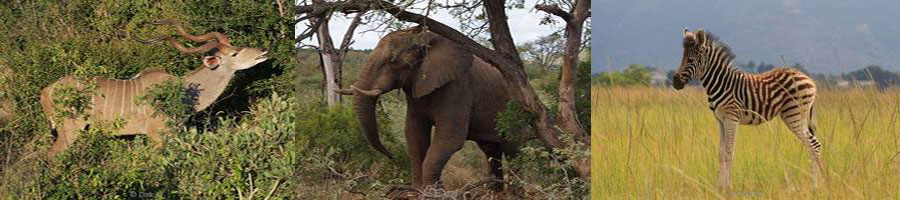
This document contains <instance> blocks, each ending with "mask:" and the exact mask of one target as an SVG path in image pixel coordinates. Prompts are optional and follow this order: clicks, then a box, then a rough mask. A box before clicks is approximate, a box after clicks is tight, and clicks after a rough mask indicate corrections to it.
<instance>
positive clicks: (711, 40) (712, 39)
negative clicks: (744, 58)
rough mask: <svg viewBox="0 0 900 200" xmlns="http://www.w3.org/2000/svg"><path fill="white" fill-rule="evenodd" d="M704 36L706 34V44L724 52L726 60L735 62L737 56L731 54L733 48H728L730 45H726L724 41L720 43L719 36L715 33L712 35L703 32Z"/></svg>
mask: <svg viewBox="0 0 900 200" xmlns="http://www.w3.org/2000/svg"><path fill="white" fill-rule="evenodd" d="M703 34H706V43H707V44H709V45H710V47H712V48H718V49H720V50H721V51H722V52H724V53H725V56H726V59H728V61H729V62H730V61H732V60H734V58H735V57H737V55H734V52H731V48H730V47H728V45H726V44H725V43H723V42H722V41H719V37H718V36H716V35H715V34H713V33H710V32H709V31H703Z"/></svg>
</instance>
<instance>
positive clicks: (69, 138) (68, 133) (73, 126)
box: [49, 119, 84, 159]
mask: <svg viewBox="0 0 900 200" xmlns="http://www.w3.org/2000/svg"><path fill="white" fill-rule="evenodd" d="M80 124H83V123H79V122H78V121H77V120H74V119H67V120H63V121H62V124H61V125H62V126H59V127H56V132H57V134H56V135H57V136H56V141H54V142H53V146H51V147H50V152H49V156H50V159H53V158H54V157H56V155H58V154H59V153H62V152H63V151H65V150H66V149H68V148H69V147H70V146H72V144H73V143H75V139H76V138H78V131H80V130H82V129H83V128H84V125H80Z"/></svg>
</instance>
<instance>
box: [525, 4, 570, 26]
mask: <svg viewBox="0 0 900 200" xmlns="http://www.w3.org/2000/svg"><path fill="white" fill-rule="evenodd" d="M534 9H537V10H540V11H544V12H547V13H550V14H553V15H556V16H558V17H560V18H562V19H563V20H564V21H566V22H568V21H570V20H572V18H574V17H573V16H572V14H570V13H568V12H566V11H563V10H562V8H559V6H557V5H547V4H538V5H534Z"/></svg>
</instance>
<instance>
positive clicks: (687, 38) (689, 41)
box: [682, 27, 697, 48]
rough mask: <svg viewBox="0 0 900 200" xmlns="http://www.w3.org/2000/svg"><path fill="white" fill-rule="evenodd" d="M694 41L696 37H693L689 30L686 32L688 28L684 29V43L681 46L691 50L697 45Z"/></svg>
mask: <svg viewBox="0 0 900 200" xmlns="http://www.w3.org/2000/svg"><path fill="white" fill-rule="evenodd" d="M696 41H697V37H696V35H694V33H691V30H688V28H687V27H685V28H684V41H683V42H682V45H683V46H684V48H692V47H693V46H694V44H696V43H697V42H696Z"/></svg>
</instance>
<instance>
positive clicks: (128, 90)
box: [40, 20, 267, 158]
mask: <svg viewBox="0 0 900 200" xmlns="http://www.w3.org/2000/svg"><path fill="white" fill-rule="evenodd" d="M154 24H155V25H171V26H174V27H175V29H176V31H177V32H178V34H180V35H181V36H183V37H184V38H186V39H188V40H191V41H194V42H206V43H205V44H204V45H202V46H199V47H193V48H187V47H185V46H184V45H183V44H181V43H180V42H179V41H178V40H177V39H176V38H175V36H160V37H156V38H152V39H150V40H142V39H138V38H135V39H136V40H138V41H139V42H141V43H144V44H149V43H153V42H157V41H162V40H166V41H168V42H169V43H170V44H171V45H172V46H174V47H175V48H176V49H178V50H179V51H181V52H183V53H189V54H192V53H205V52H209V51H211V50H212V51H213V52H214V53H212V55H210V56H205V57H203V65H202V66H200V67H197V69H195V70H194V71H192V72H190V73H189V74H188V75H187V76H185V77H184V85H185V88H186V91H187V93H188V95H191V96H192V97H194V99H195V100H194V101H193V102H186V103H191V104H193V106H194V107H193V108H194V111H197V112H199V111H202V110H204V109H206V108H207V107H209V106H210V105H211V104H212V103H213V102H214V101H215V100H216V99H217V98H218V97H219V95H221V94H222V92H223V91H224V90H225V87H226V86H228V82H229V81H230V80H231V78H232V77H234V73H235V71H237V70H242V69H247V68H250V67H253V66H255V65H256V64H259V63H261V62H263V61H265V60H266V59H267V58H266V57H265V54H266V51H264V50H263V49H259V48H242V47H235V46H231V44H230V43H229V42H228V37H227V36H225V35H223V34H221V33H218V32H211V33H207V34H204V35H199V36H196V35H191V34H189V33H187V32H185V31H184V28H183V27H182V26H181V25H180V24H179V23H178V22H176V21H173V20H161V21H157V22H155V23H154ZM213 39H215V41H212V40H213ZM174 78H175V76H173V75H171V74H169V73H166V72H165V71H164V70H159V69H155V70H144V71H141V72H140V73H139V74H138V75H137V76H135V77H134V78H131V79H128V80H118V79H108V78H103V77H93V78H92V79H91V81H92V82H93V84H96V88H95V90H94V91H95V93H94V94H93V96H91V104H92V106H91V107H89V108H87V109H85V110H84V114H88V115H87V118H83V117H66V118H64V119H62V120H59V121H54V120H53V119H54V118H56V117H58V116H57V113H58V112H59V110H57V109H61V108H60V107H58V106H59V105H54V102H53V98H54V97H53V95H54V94H53V91H54V88H55V87H58V86H60V85H71V86H75V87H77V88H83V87H84V83H82V81H79V80H78V79H77V78H75V77H73V76H66V77H63V78H61V79H59V80H57V81H55V82H53V83H51V84H50V85H49V86H47V87H45V88H44V89H43V90H41V100H40V101H41V106H42V107H43V109H44V113H45V114H46V116H47V117H48V118H49V119H51V120H50V125H51V127H52V128H53V129H56V130H57V133H58V134H57V135H58V136H57V139H56V142H54V143H53V146H52V147H51V149H50V152H49V155H50V157H51V158H53V156H54V155H56V154H57V153H59V152H62V151H64V150H65V149H67V148H68V147H69V146H70V145H72V143H73V142H75V139H76V138H78V134H79V130H82V129H84V128H85V127H86V126H87V125H88V124H91V122H99V121H103V120H109V121H113V120H116V119H122V120H124V124H123V126H122V127H121V129H118V130H116V135H136V134H147V135H148V136H149V137H150V139H151V140H152V141H154V142H155V143H156V145H157V146H160V145H161V144H162V140H161V138H160V136H159V132H160V131H162V130H165V129H166V128H167V127H166V126H165V122H164V121H165V119H166V117H167V116H163V115H162V114H154V110H153V109H152V108H151V107H150V106H149V105H145V104H143V103H139V102H136V101H135V100H136V99H138V98H139V97H140V96H142V95H143V94H145V93H146V92H147V91H148V90H149V89H150V87H152V86H153V85H154V84H158V83H161V82H163V81H167V80H171V79H174ZM57 122H61V123H62V124H56V123H57Z"/></svg>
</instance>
